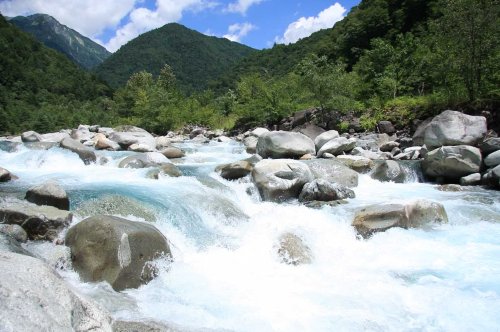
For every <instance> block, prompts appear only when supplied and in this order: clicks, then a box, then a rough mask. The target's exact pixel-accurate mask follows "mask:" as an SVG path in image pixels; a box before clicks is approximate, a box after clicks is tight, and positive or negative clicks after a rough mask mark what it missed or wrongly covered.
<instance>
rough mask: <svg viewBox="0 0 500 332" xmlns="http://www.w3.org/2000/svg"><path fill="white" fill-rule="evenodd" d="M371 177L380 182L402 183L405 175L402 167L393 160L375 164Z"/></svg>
mask: <svg viewBox="0 0 500 332" xmlns="http://www.w3.org/2000/svg"><path fill="white" fill-rule="evenodd" d="M371 177H372V179H375V180H378V181H381V182H395V183H404V182H405V181H406V173H405V171H404V169H403V167H401V165H400V164H399V163H398V162H397V161H393V160H384V161H381V162H379V163H377V165H376V166H375V168H374V169H373V172H372V174H371Z"/></svg>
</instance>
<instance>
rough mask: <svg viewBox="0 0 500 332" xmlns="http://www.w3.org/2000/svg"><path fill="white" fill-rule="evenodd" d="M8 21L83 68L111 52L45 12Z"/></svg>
mask: <svg viewBox="0 0 500 332" xmlns="http://www.w3.org/2000/svg"><path fill="white" fill-rule="evenodd" d="M10 22H11V23H12V24H14V25H16V26H17V27H18V28H20V29H21V30H23V31H25V32H28V33H30V34H31V35H33V36H34V37H35V38H36V39H37V40H38V41H40V42H42V43H43V44H45V46H48V47H50V48H53V49H55V50H56V51H59V52H61V53H63V54H65V55H66V56H67V57H68V58H69V59H70V60H72V61H73V62H75V63H76V64H78V65H80V66H81V67H83V68H87V69H90V68H93V67H96V66H97V65H99V64H100V63H102V62H103V61H104V60H105V59H106V58H107V57H109V55H110V54H111V53H109V52H108V50H106V49H105V48H104V47H102V46H101V45H99V44H97V43H95V42H94V41H92V40H90V39H89V38H87V37H85V36H82V35H81V34H80V33H78V32H77V31H75V30H73V29H71V28H69V27H67V26H65V25H63V24H61V23H59V21H57V20H56V19H55V18H54V17H52V16H50V15H47V14H33V15H30V16H17V17H14V18H12V19H11V20H10Z"/></svg>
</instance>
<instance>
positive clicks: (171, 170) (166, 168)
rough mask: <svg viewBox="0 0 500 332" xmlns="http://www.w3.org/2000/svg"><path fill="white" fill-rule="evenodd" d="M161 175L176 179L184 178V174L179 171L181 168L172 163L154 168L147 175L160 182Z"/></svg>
mask: <svg viewBox="0 0 500 332" xmlns="http://www.w3.org/2000/svg"><path fill="white" fill-rule="evenodd" d="M160 175H164V176H170V177H174V178H176V177H179V176H182V172H181V170H180V169H179V167H177V166H175V165H174V164H172V163H168V164H163V165H161V166H159V167H158V168H154V169H152V170H150V171H149V172H148V173H147V174H146V176H147V177H148V178H150V179H156V180H158V179H159V178H160Z"/></svg>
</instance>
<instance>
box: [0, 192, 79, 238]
mask: <svg viewBox="0 0 500 332" xmlns="http://www.w3.org/2000/svg"><path fill="white" fill-rule="evenodd" d="M72 218H73V215H72V214H71V213H70V212H68V211H63V210H59V209H57V208H55V207H53V206H45V205H36V204H33V203H29V202H26V201H19V200H8V201H6V200H4V201H1V202H0V220H2V222H3V223H5V224H16V225H19V226H21V227H22V228H23V229H24V230H25V231H26V233H27V234H28V237H29V238H30V239H32V240H49V241H52V240H54V239H56V238H57V235H58V234H59V232H60V231H62V230H63V229H64V228H65V227H67V226H68V225H69V224H70V222H71V220H72Z"/></svg>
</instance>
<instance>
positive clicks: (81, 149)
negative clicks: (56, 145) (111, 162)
mask: <svg viewBox="0 0 500 332" xmlns="http://www.w3.org/2000/svg"><path fill="white" fill-rule="evenodd" d="M61 147H62V148H63V149H67V150H70V151H72V152H74V153H76V154H77V155H78V156H79V157H80V159H81V160H83V162H84V163H85V164H86V165H88V164H90V163H95V161H96V159H97V158H96V155H95V153H94V151H93V150H92V149H90V148H89V147H87V146H85V145H83V144H82V143H80V142H78V141H76V140H74V139H72V138H69V137H67V138H65V139H63V140H62V141H61Z"/></svg>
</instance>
